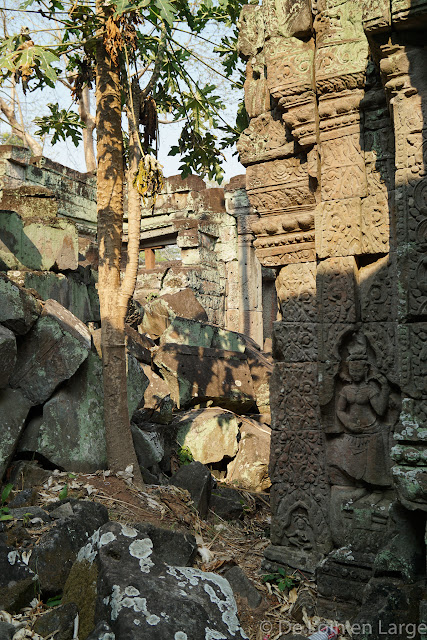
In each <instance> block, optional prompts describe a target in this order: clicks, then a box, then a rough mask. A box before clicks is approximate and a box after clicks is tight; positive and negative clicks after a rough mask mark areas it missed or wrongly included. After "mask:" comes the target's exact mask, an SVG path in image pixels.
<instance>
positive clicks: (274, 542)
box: [238, 0, 427, 620]
mask: <svg viewBox="0 0 427 640" xmlns="http://www.w3.org/2000/svg"><path fill="white" fill-rule="evenodd" d="M426 20H427V2H425V1H424V0H391V2H389V0H384V1H382V0H366V1H364V2H360V1H359V0H318V1H317V2H314V1H310V0H263V2H262V5H261V6H258V5H253V4H251V5H249V6H246V7H244V8H243V11H242V15H241V18H240V36H239V47H240V53H241V55H242V56H243V58H244V59H245V60H246V62H247V75H246V83H245V105H246V110H247V112H248V114H249V116H250V124H249V127H248V128H247V129H246V131H245V132H244V133H243V135H242V136H241V138H240V142H239V145H238V146H239V152H240V158H241V161H242V162H243V164H245V165H246V166H247V193H248V197H249V201H250V203H251V205H252V206H253V207H254V211H255V212H257V213H258V219H257V220H256V221H255V222H253V223H252V230H253V232H254V233H255V235H256V240H255V242H254V245H255V247H256V253H257V256H258V258H259V260H260V262H261V264H262V265H263V266H264V267H270V268H273V269H274V270H275V272H276V288H277V295H278V299H279V304H280V308H281V319H280V320H279V321H278V322H276V323H275V325H274V335H273V353H274V357H275V361H276V362H275V368H274V374H273V379H272V384H271V405H272V420H273V424H272V426H273V435H272V449H271V468H270V477H271V480H272V482H273V487H272V509H273V522H272V529H271V546H270V548H269V549H268V550H267V551H266V560H267V565H268V564H269V565H270V566H271V567H273V566H274V565H275V564H282V565H287V566H291V567H293V568H298V569H301V570H304V571H308V572H312V573H315V575H316V576H317V582H318V587H319V594H320V596H319V608H320V609H323V611H324V612H325V613H329V614H331V615H338V616H339V617H341V618H343V617H344V618H346V617H349V618H352V619H354V618H355V616H356V615H359V618H360V619H363V616H364V615H368V614H367V610H368V608H369V606H371V614H372V616H374V617H375V615H376V616H377V617H378V615H379V611H380V609H381V606H382V605H381V606H380V602H383V601H384V602H385V601H387V602H388V603H389V604H390V602H391V601H392V598H393V596H392V595H391V594H392V593H394V592H393V589H395V588H397V587H396V585H394V583H393V581H397V584H399V585H400V587H401V588H402V589H403V590H405V589H406V590H407V591H405V594H406V595H405V597H407V598H408V602H412V603H414V602H416V601H417V598H418V599H419V597H420V595H419V592H417V595H416V594H415V591H414V589H415V587H414V584H415V583H417V581H418V580H420V579H421V580H424V576H425V545H424V541H423V539H424V532H425V513H426V510H427V484H426V481H425V477H426V475H425V474H426V468H427V467H426V465H427V462H426V457H425V456H426V450H425V440H424V437H423V435H421V434H424V433H426V427H427V425H426V411H425V403H426V386H425V380H426V373H427V371H426V362H427V358H426V357H425V353H426V349H427V347H426V343H425V339H426V337H427V333H426V324H425V321H426V314H427V297H426V296H427V289H426V287H425V280H426V278H425V268H426V264H427V262H426V255H425V252H426V248H427V245H426V243H425V233H424V230H425V226H426V224H427V218H426V216H427V207H426V198H425V193H427V181H426V177H425V176H426V160H427V156H426V153H425V149H426V134H427V125H426V122H425V114H426V98H427V72H426V70H427V58H426V55H427V52H426V48H425V27H426ZM405 536H406V537H405ZM409 540H411V542H410V541H409ZM398 548H399V549H400V551H397V549H398ZM403 548H405V549H406V551H403ZM405 554H406V556H405ZM378 581H379V582H378ZM399 581H400V582H399ZM393 585H394V586H393ZM411 585H412V586H411ZM400 587H399V588H400ZM411 589H412V591H411ZM380 593H381V595H380ZM423 593H425V592H423ZM422 597H424V596H422ZM381 598H383V600H381ZM368 601H369V602H370V605H369V603H368ZM387 606H388V605H387ZM390 606H391V605H390ZM396 606H397V605H396ZM400 606H401V608H402V610H405V606H404V605H399V607H400ZM411 606H412V605H411ZM409 609H410V607H409V605H408V607H407V611H406V614H405V615H407V616H410V615H411V616H412V618H411V619H413V620H415V618H417V616H418V613H416V614H414V612H413V610H411V611H412V613H411V614H409V613H408V611H409ZM415 609H416V610H417V612H418V607H417V606H416V607H415ZM359 610H360V611H361V613H359V614H358V613H357V612H358V611H359ZM422 610H423V609H422ZM371 614H369V615H371ZM405 615H404V614H403V613H402V616H403V618H405ZM372 616H371V617H372ZM414 616H415V617H414ZM403 618H402V619H403Z"/></svg>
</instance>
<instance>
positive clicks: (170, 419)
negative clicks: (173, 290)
mask: <svg viewBox="0 0 427 640" xmlns="http://www.w3.org/2000/svg"><path fill="white" fill-rule="evenodd" d="M0 297H1V300H2V305H1V309H0V352H1V356H2V362H3V363H4V367H3V370H2V372H1V374H0V413H1V416H2V427H3V438H2V440H1V442H0V475H1V476H3V474H4V472H5V471H6V469H7V467H8V465H9V464H10V462H11V460H12V458H13V457H15V459H16V458H18V459H28V458H36V459H37V460H39V461H40V462H42V463H43V464H44V465H45V466H47V468H50V469H52V468H58V469H61V470H66V471H74V472H75V471H77V472H89V473H90V472H94V471H96V470H97V469H105V468H106V463H107V460H106V446H105V435H104V427H103V397H102V359H101V358H102V354H101V346H100V330H99V329H96V328H94V327H96V325H94V324H93V323H89V327H88V326H87V325H85V324H84V323H83V322H82V321H81V320H79V319H78V318H77V317H75V316H74V315H73V314H72V313H71V312H70V311H68V310H67V309H66V308H64V307H63V306H62V305H61V304H60V303H59V302H57V301H55V300H47V301H46V302H43V301H41V300H40V299H38V298H37V297H35V296H34V295H32V294H31V293H30V292H29V291H28V290H27V289H24V288H23V287H21V286H19V285H18V284H17V283H16V282H14V281H12V280H11V279H10V278H8V277H7V276H6V275H5V274H0ZM203 314H204V311H203V308H202V307H201V306H200V304H199V303H198V302H197V300H196V298H195V296H194V294H193V292H192V291H190V290H184V291H181V292H179V293H177V294H174V295H169V296H164V297H162V298H159V299H156V300H154V301H153V302H151V303H150V304H148V305H147V306H146V307H145V309H144V310H141V313H139V314H138V313H136V314H135V313H134V314H133V316H132V320H133V322H132V324H133V327H132V326H131V325H127V327H126V341H127V348H128V349H127V364H128V404H129V414H130V415H131V416H133V423H132V431H133V436H134V442H135V448H136V451H137V455H138V459H139V462H140V464H141V467H142V471H143V476H144V477H145V480H146V481H147V482H149V483H165V482H167V481H168V476H170V474H171V472H172V471H173V470H174V468H173V463H174V460H176V458H177V456H178V458H181V462H183V461H189V460H192V459H194V460H198V461H200V462H202V463H203V464H206V465H209V466H211V468H212V470H213V471H214V473H215V474H216V475H218V476H219V477H221V479H224V480H225V481H226V482H234V483H235V484H237V485H240V486H243V487H245V488H247V489H250V490H254V491H257V490H264V489H267V488H268V487H269V484H270V482H269V479H268V459H269V446H270V427H269V426H268V425H269V421H270V416H269V406H268V378H269V374H270V369H271V364H270V361H269V360H268V358H267V357H266V356H265V354H263V353H262V352H261V351H260V350H259V348H258V347H257V346H256V344H255V343H254V342H253V341H251V340H250V339H248V338H246V337H244V336H243V335H241V334H238V333H234V332H231V331H226V330H224V329H221V328H219V327H216V326H214V325H210V324H208V323H207V322H206V321H205V320H206V318H205V317H204V315H203ZM183 457H184V458H187V460H184V459H183Z"/></svg>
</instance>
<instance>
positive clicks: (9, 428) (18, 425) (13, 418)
mask: <svg viewBox="0 0 427 640" xmlns="http://www.w3.org/2000/svg"><path fill="white" fill-rule="evenodd" d="M30 407H31V402H30V400H28V399H27V398H26V397H25V396H23V395H22V393H21V392H20V391H18V390H17V389H0V432H1V438H0V479H1V478H2V477H3V474H4V472H5V471H6V469H7V466H8V464H9V462H10V460H11V458H12V455H13V452H14V451H15V448H16V443H17V442H18V439H19V437H20V435H21V432H22V428H23V426H24V423H25V419H26V417H27V415H28V411H29V410H30Z"/></svg>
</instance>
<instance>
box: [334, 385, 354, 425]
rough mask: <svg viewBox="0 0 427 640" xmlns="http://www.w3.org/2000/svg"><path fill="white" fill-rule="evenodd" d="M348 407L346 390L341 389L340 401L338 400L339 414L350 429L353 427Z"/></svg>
mask: <svg viewBox="0 0 427 640" xmlns="http://www.w3.org/2000/svg"><path fill="white" fill-rule="evenodd" d="M346 409H347V396H346V394H345V392H344V391H341V393H340V394H339V395H338V401H337V416H338V418H339V419H340V420H341V422H342V423H343V425H344V426H345V427H347V428H348V429H349V428H351V424H350V423H351V420H350V419H349V416H348V414H347V412H346Z"/></svg>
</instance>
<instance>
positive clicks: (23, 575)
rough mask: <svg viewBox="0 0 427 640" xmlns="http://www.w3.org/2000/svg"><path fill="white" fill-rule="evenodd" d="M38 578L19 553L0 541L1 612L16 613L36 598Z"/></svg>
mask: <svg viewBox="0 0 427 640" xmlns="http://www.w3.org/2000/svg"><path fill="white" fill-rule="evenodd" d="M36 589H37V576H36V574H35V573H34V572H33V571H32V570H31V569H30V568H29V567H28V566H27V564H26V563H25V562H24V561H23V559H22V556H21V554H20V553H19V551H17V550H16V549H14V548H13V547H9V546H7V545H6V544H5V543H4V542H3V541H2V540H0V610H4V611H9V612H10V613H15V612H17V611H19V610H20V609H21V608H22V607H25V606H27V605H28V604H29V603H30V602H31V600H32V599H33V598H34V594H35V593H36Z"/></svg>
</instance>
